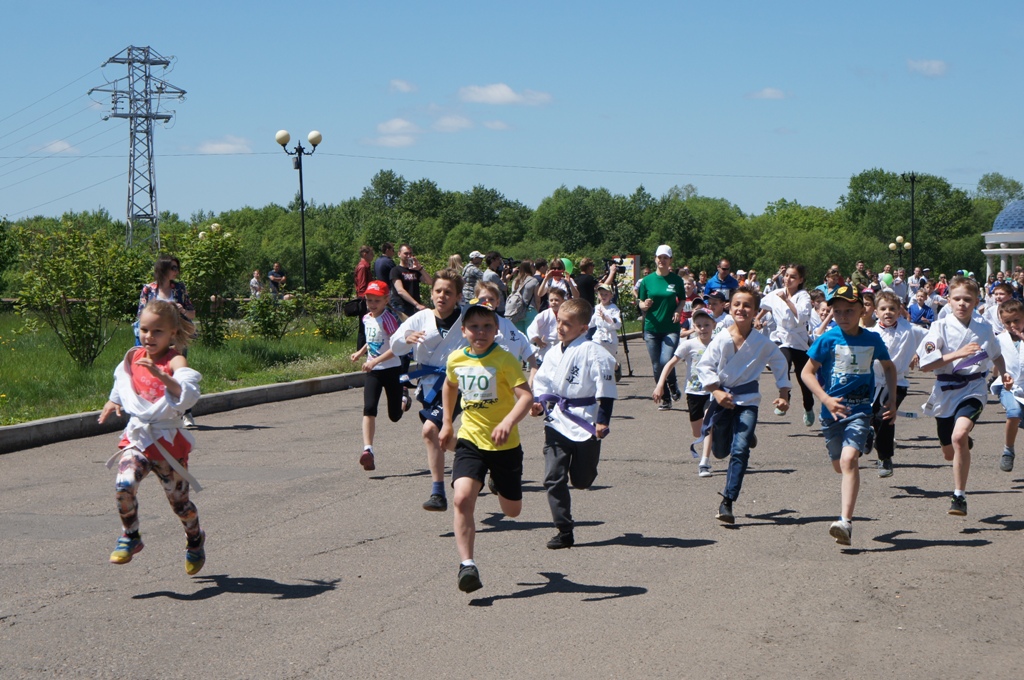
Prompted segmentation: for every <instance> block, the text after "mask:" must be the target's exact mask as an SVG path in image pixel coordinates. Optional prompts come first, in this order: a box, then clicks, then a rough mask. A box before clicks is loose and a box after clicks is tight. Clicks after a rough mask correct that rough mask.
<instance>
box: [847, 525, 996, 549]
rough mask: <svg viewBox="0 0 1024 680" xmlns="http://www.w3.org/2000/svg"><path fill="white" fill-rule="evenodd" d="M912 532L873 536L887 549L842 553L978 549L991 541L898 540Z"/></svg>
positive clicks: (978, 539)
mask: <svg viewBox="0 0 1024 680" xmlns="http://www.w3.org/2000/svg"><path fill="white" fill-rule="evenodd" d="M912 533H914V532H913V531H905V530H901V531H892V532H890V533H888V534H882V535H881V536H875V538H874V539H872V540H875V541H877V542H878V543H888V544H889V546H888V547H887V548H844V549H843V551H842V552H843V553H844V554H846V555H860V554H861V553H880V552H894V551H897V550H922V549H924V548H980V547H981V546H983V545H989V544H990V543H992V541H986V540H985V539H982V538H972V539H967V540H949V539H940V540H937V541H931V540H928V539H925V538H899V537H900V536H903V535H904V534H912Z"/></svg>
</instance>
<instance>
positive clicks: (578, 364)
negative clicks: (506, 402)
mask: <svg viewBox="0 0 1024 680" xmlns="http://www.w3.org/2000/svg"><path fill="white" fill-rule="evenodd" d="M593 315H594V312H593V308H592V307H591V306H590V303H589V302H587V301H586V300H583V299H581V298H574V299H572V300H566V301H565V303H563V304H562V306H561V307H560V308H559V310H558V340H559V342H558V343H556V344H555V345H554V347H552V348H551V349H550V350H549V351H548V354H547V358H546V359H545V361H544V364H543V365H542V366H541V368H540V370H539V371H537V377H536V378H535V380H534V392H535V393H536V395H537V396H536V397H535V402H534V404H533V406H532V407H531V409H530V415H533V416H540V415H545V416H546V417H545V418H544V421H545V427H544V468H545V471H544V488H545V489H547V495H548V505H549V506H550V507H551V517H552V519H553V520H554V523H555V527H556V528H557V529H558V533H557V534H555V536H554V537H553V538H552V539H551V540H549V541H548V543H547V547H548V548H550V549H551V550H559V549H561V548H570V547H572V545H573V544H574V543H575V541H576V539H575V536H574V535H573V528H574V526H575V524H574V522H573V518H572V498H571V497H570V494H569V485H570V484H571V485H572V487H573V488H574V489H589V488H590V486H591V485H592V484H593V483H594V480H595V479H596V478H597V463H598V461H599V460H600V458H601V440H602V439H604V437H605V436H606V435H607V434H608V423H609V421H610V420H611V417H612V406H613V404H614V400H615V399H616V397H618V389H617V388H616V386H615V359H614V358H613V357H612V355H610V354H609V353H608V352H607V351H605V350H604V349H602V348H601V347H600V345H598V344H597V343H595V342H591V341H590V340H587V328H588V327H589V325H590V322H591V319H592V317H593Z"/></svg>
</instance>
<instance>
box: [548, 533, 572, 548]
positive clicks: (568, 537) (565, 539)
mask: <svg viewBox="0 0 1024 680" xmlns="http://www.w3.org/2000/svg"><path fill="white" fill-rule="evenodd" d="M574 543H576V538H575V537H574V536H573V535H572V529H570V530H569V531H559V532H558V533H557V534H555V536H554V538H552V539H551V540H550V541H548V550H561V549H562V548H571V547H572V546H573V544H574Z"/></svg>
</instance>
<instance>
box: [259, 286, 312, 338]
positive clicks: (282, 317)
mask: <svg viewBox="0 0 1024 680" xmlns="http://www.w3.org/2000/svg"><path fill="white" fill-rule="evenodd" d="M300 311H301V302H300V298H298V297H292V298H290V299H288V300H276V299H274V296H273V295H270V294H269V293H265V294H263V295H260V296H257V297H254V298H252V299H251V300H249V302H247V303H245V320H246V321H248V322H249V327H250V328H251V329H252V332H253V333H255V334H256V335H258V336H260V337H261V338H267V339H268V340H280V339H281V338H283V337H284V336H285V334H286V333H287V332H288V331H289V330H290V329H291V328H292V327H293V326H294V325H295V323H296V322H297V321H298V318H299V312H300Z"/></svg>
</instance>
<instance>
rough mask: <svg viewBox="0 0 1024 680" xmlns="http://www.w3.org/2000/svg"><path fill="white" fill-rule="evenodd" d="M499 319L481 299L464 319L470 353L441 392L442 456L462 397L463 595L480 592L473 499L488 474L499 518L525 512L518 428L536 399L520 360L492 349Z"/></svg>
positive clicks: (458, 504)
mask: <svg viewBox="0 0 1024 680" xmlns="http://www.w3.org/2000/svg"><path fill="white" fill-rule="evenodd" d="M497 333H498V317H497V314H496V313H495V311H494V309H493V308H492V307H489V306H487V305H484V304H481V303H479V302H477V301H476V300H473V301H471V302H470V305H469V307H467V308H466V311H465V312H464V313H463V316H462V334H463V336H464V337H465V338H466V341H467V342H468V343H469V347H466V348H465V349H462V350H459V351H456V352H452V354H451V355H450V356H449V357H448V365H447V379H446V380H445V383H444V388H443V390H442V393H441V398H442V403H443V405H444V419H443V424H442V426H441V431H440V433H439V439H440V442H441V448H442V450H444V449H446V448H447V447H448V444H449V443H450V442H451V439H452V437H453V436H454V428H453V427H452V420H453V419H454V417H455V402H456V400H457V399H458V398H459V391H460V390H461V391H462V425H461V427H460V428H459V436H458V439H456V442H455V458H454V460H453V461H452V488H453V489H454V490H455V497H454V499H453V503H454V506H455V543H456V544H457V545H458V548H459V557H460V558H461V560H462V563H461V564H460V565H459V590H461V591H463V592H466V593H471V592H473V591H474V590H478V589H479V588H481V587H482V584H481V582H480V572H479V571H478V570H477V567H476V562H474V561H473V543H474V539H475V538H476V524H475V520H474V517H473V513H474V512H475V510H476V498H477V495H478V494H479V493H480V490H481V489H482V488H483V485H484V479H485V478H486V476H487V472H488V471H490V473H491V481H492V482H493V484H494V491H495V492H496V493H497V495H498V503H499V505H500V506H501V511H502V512H503V513H504V514H505V515H506V516H507V517H517V516H518V515H519V513H520V511H521V510H522V509H523V490H522V480H523V449H522V448H521V447H520V446H519V431H518V429H517V428H516V425H517V424H518V423H519V421H521V420H522V419H523V418H524V417H526V414H527V413H529V411H530V406H531V405H532V404H533V392H531V391H530V386H529V385H528V384H527V382H526V376H525V375H523V369H522V366H521V364H520V363H519V360H518V359H516V358H515V357H513V356H512V355H511V354H509V353H508V352H506V351H505V350H503V349H501V348H500V347H499V346H498V345H497V344H495V342H494V338H495V336H496V335H497Z"/></svg>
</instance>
